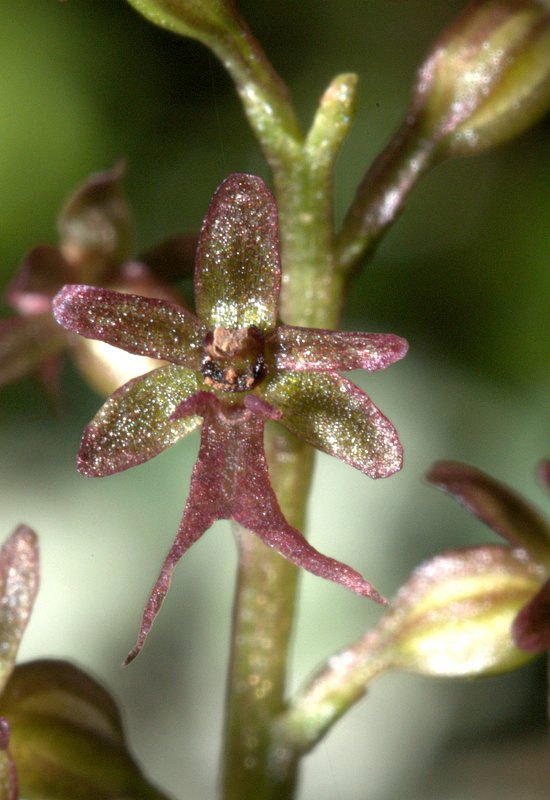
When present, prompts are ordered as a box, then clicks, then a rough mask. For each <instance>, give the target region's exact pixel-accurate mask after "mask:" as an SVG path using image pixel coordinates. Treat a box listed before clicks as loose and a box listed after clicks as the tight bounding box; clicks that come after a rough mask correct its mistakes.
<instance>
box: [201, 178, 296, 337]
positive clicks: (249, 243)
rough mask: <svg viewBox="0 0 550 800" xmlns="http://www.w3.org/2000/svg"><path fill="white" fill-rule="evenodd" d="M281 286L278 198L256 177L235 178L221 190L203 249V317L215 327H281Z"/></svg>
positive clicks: (212, 208) (212, 205) (203, 235)
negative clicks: (278, 316) (279, 323)
mask: <svg viewBox="0 0 550 800" xmlns="http://www.w3.org/2000/svg"><path fill="white" fill-rule="evenodd" d="M280 283H281V265H280V260H279V230H278V218H277V206H276V203H275V198H274V197H273V195H272V194H271V192H270V191H269V189H268V188H267V186H266V185H265V183H264V182H263V181H262V180H261V179H260V178H256V177H255V176H253V175H245V174H235V175H230V176H229V178H227V179H226V180H225V181H224V182H223V183H222V184H221V186H220V187H219V188H218V190H217V191H216V193H215V195H214V197H213V198H212V202H211V203H210V208H209V210H208V214H207V215H206V217H205V220H204V222H203V226H202V230H201V234H200V239H199V245H198V249H197V264H196V272H195V300H196V307H197V314H198V316H199V317H200V318H201V320H202V321H203V322H204V323H205V324H206V325H207V326H208V327H209V328H215V327H218V326H220V327H224V328H227V329H236V328H248V327H250V326H255V327H256V328H258V329H259V330H261V331H262V333H265V332H266V331H268V330H271V329H272V328H274V327H275V323H276V318H277V304H278V300H279V290H280Z"/></svg>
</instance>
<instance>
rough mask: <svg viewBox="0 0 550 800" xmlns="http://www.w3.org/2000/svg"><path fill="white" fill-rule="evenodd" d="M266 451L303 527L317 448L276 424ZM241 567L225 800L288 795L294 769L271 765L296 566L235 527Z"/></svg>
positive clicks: (291, 514) (292, 516)
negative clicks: (277, 770)
mask: <svg viewBox="0 0 550 800" xmlns="http://www.w3.org/2000/svg"><path fill="white" fill-rule="evenodd" d="M266 451H267V455H268V458H269V462H270V474H271V481H272V483H273V486H274V488H275V491H276V492H277V496H278V498H279V502H280V504H281V508H282V510H283V512H284V514H285V516H286V518H287V519H288V521H289V522H290V523H291V525H294V526H295V527H298V528H303V527H304V523H305V505H306V498H307V495H308V490H309V484H310V478H311V470H312V463H313V458H312V451H311V449H310V448H309V447H307V445H305V444H303V443H302V442H300V441H299V440H297V439H296V438H294V437H293V436H291V435H290V434H288V433H286V432H285V431H283V430H282V429H280V428H278V427H277V428H276V427H275V426H273V427H272V428H270V429H269V430H268V431H267V435H266ZM236 534H237V540H238V544H239V570H238V576H237V586H236V596H235V605H234V613H233V636H232V650H231V657H230V666H229V677H228V687H227V689H228V691H227V716H226V730H225V740H226V745H225V753H224V773H223V776H222V789H223V795H222V796H223V798H224V800H291V798H292V797H293V796H294V788H295V779H296V770H295V769H291V770H287V771H286V773H285V775H284V777H283V778H282V779H281V780H280V781H275V780H273V778H272V776H271V775H270V774H269V772H268V769H267V761H268V756H269V749H270V726H271V722H272V720H273V719H274V718H275V717H276V716H277V715H279V714H280V713H281V712H282V711H283V709H284V692H285V670H286V660H287V653H288V645H289V640H290V635H291V625H292V618H293V609H294V599H295V593H296V580H297V569H296V568H295V567H294V566H293V565H292V564H290V562H288V561H286V560H285V559H284V558H281V556H280V555H279V554H278V553H276V552H274V551H273V550H270V549H269V548H267V547H266V546H265V545H264V544H263V543H262V542H261V541H260V540H259V539H258V537H257V536H254V535H253V534H251V533H250V532H249V531H247V530H244V529H243V528H241V527H240V526H236Z"/></svg>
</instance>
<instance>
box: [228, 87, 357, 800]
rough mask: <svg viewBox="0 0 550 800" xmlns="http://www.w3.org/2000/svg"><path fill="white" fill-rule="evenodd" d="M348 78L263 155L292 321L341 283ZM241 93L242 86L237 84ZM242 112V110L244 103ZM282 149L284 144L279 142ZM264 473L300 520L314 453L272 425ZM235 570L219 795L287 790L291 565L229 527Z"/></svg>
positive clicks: (321, 306)
mask: <svg viewBox="0 0 550 800" xmlns="http://www.w3.org/2000/svg"><path fill="white" fill-rule="evenodd" d="M355 83H356V78H355V76H353V75H342V76H338V77H337V78H336V79H335V80H334V81H333V82H332V84H331V85H330V86H329V88H328V89H327V91H326V92H325V93H324V95H323V97H322V99H321V104H320V106H319V109H318V111H317V114H316V115H315V118H314V121H313V125H312V127H311V130H310V132H309V134H308V136H307V137H306V139H305V141H304V142H303V144H302V145H300V147H299V150H298V151H296V149H291V150H286V151H284V152H283V157H282V158H281V159H275V160H273V159H272V160H271V161H270V163H271V166H272V168H273V176H274V181H275V191H276V195H277V201H278V207H279V216H280V237H281V255H282V262H283V288H282V292H281V302H280V315H281V318H282V319H283V321H284V322H286V323H287V324H292V325H303V326H314V327H320V328H333V327H336V325H337V323H338V318H339V314H340V308H341V304H342V298H343V291H344V283H343V279H342V277H341V276H340V275H339V274H338V273H337V272H336V270H335V269H334V257H333V252H334V229H333V219H332V213H333V212H332V170H333V165H334V159H335V157H336V153H337V152H338V149H339V147H340V144H341V142H342V140H343V138H344V136H345V133H346V132H347V129H348V127H349V124H350V120H351V115H352V110H353V101H354V89H355ZM240 91H241V94H243V92H244V93H245V94H246V87H242V86H241V88H240ZM249 117H250V113H249ZM281 152H282V151H281ZM266 455H267V460H268V464H269V471H270V478H271V482H272V485H273V487H274V489H275V492H276V494H277V497H278V500H279V503H280V505H281V509H282V511H283V513H284V515H285V516H286V518H287V520H288V521H289V522H290V524H291V525H293V526H294V527H296V528H298V529H299V530H303V529H304V523H305V509H306V503H307V496H308V492H309V487H310V480H311V470H312V464H313V454H312V451H311V449H310V448H309V447H308V446H307V445H305V444H304V443H303V442H301V441H299V440H297V439H296V438H295V437H294V436H292V435H291V434H289V433H288V432H286V431H285V430H284V429H282V428H281V427H280V426H277V425H272V426H269V427H268V429H267V431H266ZM237 538H238V542H239V571H238V577H237V586H236V595H235V605H234V614H233V632H232V650H231V659H230V667H229V678H228V692H227V717H226V730H225V753H224V772H223V778H222V780H223V798H224V800H291V798H293V797H294V794H295V788H296V777H297V761H294V762H293V764H292V765H291V766H289V768H288V769H286V770H285V771H284V774H283V773H282V772H280V773H278V774H280V776H281V777H280V779H279V777H278V774H277V773H276V772H273V771H271V770H270V764H269V762H270V758H271V727H272V723H273V720H274V719H275V718H276V717H278V716H279V715H280V714H281V713H282V712H283V710H284V707H285V672H286V662H287V654H288V647H289V641H290V636H291V626H292V620H293V615H294V605H295V597H296V582H297V581H296V579H297V571H296V568H295V567H294V566H292V565H291V564H290V563H288V562H286V561H285V560H284V559H282V558H281V557H280V556H279V555H278V554H277V553H275V552H273V551H271V550H269V549H268V548H266V547H265V545H263V544H262V543H261V542H260V541H259V540H258V538H257V537H256V536H253V535H251V534H250V533H249V532H248V531H245V530H242V529H240V528H238V529H237Z"/></svg>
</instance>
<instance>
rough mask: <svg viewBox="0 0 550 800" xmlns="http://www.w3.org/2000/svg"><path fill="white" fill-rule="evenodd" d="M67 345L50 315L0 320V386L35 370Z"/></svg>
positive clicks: (63, 332) (65, 337)
mask: <svg viewBox="0 0 550 800" xmlns="http://www.w3.org/2000/svg"><path fill="white" fill-rule="evenodd" d="M66 343H67V334H66V333H65V331H63V330H61V328H60V327H59V326H58V325H56V324H55V320H54V319H53V317H52V315H51V312H49V311H48V312H47V313H46V314H40V315H37V316H32V317H11V318H9V319H2V320H0V386H4V385H5V384H7V383H11V382H12V381H17V380H19V379H20V378H23V377H24V376H25V375H29V374H30V373H32V372H34V371H36V370H38V369H39V368H40V366H41V365H42V364H43V363H44V362H45V361H47V360H48V359H50V358H51V357H52V356H54V355H56V354H58V353H59V352H60V351H61V350H62V349H63V347H64V346H65V345H66Z"/></svg>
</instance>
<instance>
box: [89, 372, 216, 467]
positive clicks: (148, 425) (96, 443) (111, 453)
mask: <svg viewBox="0 0 550 800" xmlns="http://www.w3.org/2000/svg"><path fill="white" fill-rule="evenodd" d="M197 389H198V381H197V377H196V375H195V373H194V372H190V371H189V370H186V369H183V367H178V366H175V365H172V364H170V365H169V366H167V367H160V368H159V369H156V370H153V371H152V372H148V373H147V374H146V375H142V376H141V377H139V378H134V379H133V380H131V381H130V382H129V383H127V384H126V385H125V386H122V387H121V388H120V389H118V390H117V391H116V392H115V393H114V394H113V395H112V396H111V397H110V398H109V399H108V400H107V402H106V403H105V404H104V405H103V406H102V407H101V408H100V410H99V412H98V413H97V414H96V416H95V417H94V419H93V420H92V421H91V422H90V424H89V425H88V426H87V428H85V430H84V434H83V436H82V442H81V444H80V450H79V453H78V462H77V463H78V469H79V471H80V472H81V473H82V474H83V475H87V476H90V477H101V476H103V475H112V474H113V473H115V472H121V471H122V470H125V469H128V468H129V467H134V466H136V465H137V464H141V463H143V462H144V461H148V460H149V459H150V458H153V456H156V455H158V454H159V453H161V452H162V451H163V450H165V449H166V448H167V447H169V446H170V445H172V444H174V443H175V442H177V441H178V440H179V439H181V438H182V437H183V436H185V435H186V434H187V433H189V432H190V431H192V430H194V429H195V428H196V427H197V425H199V424H200V419H199V417H196V416H192V417H187V418H184V419H180V420H177V421H175V422H174V421H173V420H171V419H170V415H171V414H172V413H173V411H174V410H175V409H176V407H177V406H178V405H179V404H180V403H181V402H182V401H183V400H185V398H186V397H190V396H191V395H192V394H193V393H194V392H196V391H197Z"/></svg>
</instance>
